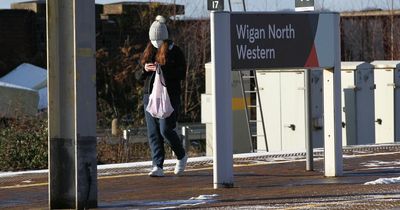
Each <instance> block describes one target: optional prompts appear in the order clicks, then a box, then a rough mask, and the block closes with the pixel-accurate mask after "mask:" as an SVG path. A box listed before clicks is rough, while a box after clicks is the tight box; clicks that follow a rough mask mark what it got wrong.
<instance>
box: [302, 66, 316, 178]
mask: <svg viewBox="0 0 400 210" xmlns="http://www.w3.org/2000/svg"><path fill="white" fill-rule="evenodd" d="M310 71H311V70H310V69H306V70H304V86H305V87H306V88H305V90H306V91H305V93H304V103H305V104H304V105H305V107H304V109H305V126H306V127H305V137H306V170H307V171H313V170H314V166H313V165H314V164H313V163H314V154H313V143H312V125H311V120H312V115H311V80H310V78H311V76H310V75H311V72H310Z"/></svg>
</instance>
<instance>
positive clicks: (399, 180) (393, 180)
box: [364, 177, 400, 185]
mask: <svg viewBox="0 0 400 210" xmlns="http://www.w3.org/2000/svg"><path fill="white" fill-rule="evenodd" d="M375 184H400V177H395V178H379V179H377V180H375V181H370V182H366V183H364V185H375Z"/></svg>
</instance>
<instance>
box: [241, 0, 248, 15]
mask: <svg viewBox="0 0 400 210" xmlns="http://www.w3.org/2000/svg"><path fill="white" fill-rule="evenodd" d="M245 1H246V0H242V4H243V11H245V12H246V11H247V10H246V2H245Z"/></svg>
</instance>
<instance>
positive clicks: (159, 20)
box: [156, 15, 167, 23]
mask: <svg viewBox="0 0 400 210" xmlns="http://www.w3.org/2000/svg"><path fill="white" fill-rule="evenodd" d="M156 21H158V22H160V23H166V22H167V20H166V19H165V17H163V16H161V15H157V17H156Z"/></svg>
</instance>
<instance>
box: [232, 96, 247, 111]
mask: <svg viewBox="0 0 400 210" xmlns="http://www.w3.org/2000/svg"><path fill="white" fill-rule="evenodd" d="M246 100H247V102H250V97H247V98H246ZM245 105H246V102H245V100H244V98H232V110H233V111H238V110H244V109H245Z"/></svg>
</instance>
